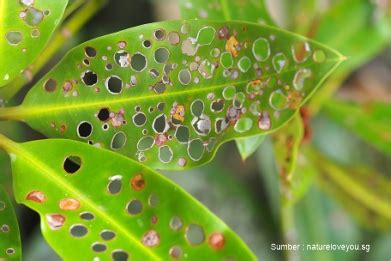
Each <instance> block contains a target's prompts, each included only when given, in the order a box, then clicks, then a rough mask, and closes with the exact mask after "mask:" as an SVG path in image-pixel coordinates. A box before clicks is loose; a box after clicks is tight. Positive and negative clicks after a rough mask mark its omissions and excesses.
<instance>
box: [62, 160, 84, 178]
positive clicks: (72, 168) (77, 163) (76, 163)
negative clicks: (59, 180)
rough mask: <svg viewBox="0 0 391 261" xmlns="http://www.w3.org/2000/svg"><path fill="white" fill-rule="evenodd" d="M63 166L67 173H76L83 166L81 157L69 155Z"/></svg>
mask: <svg viewBox="0 0 391 261" xmlns="http://www.w3.org/2000/svg"><path fill="white" fill-rule="evenodd" d="M63 167H64V170H65V171H66V172H67V173H69V174H74V173H76V172H77V171H78V170H79V169H80V167H81V158H80V157H78V156H69V157H67V158H66V159H65V161H64V166H63Z"/></svg>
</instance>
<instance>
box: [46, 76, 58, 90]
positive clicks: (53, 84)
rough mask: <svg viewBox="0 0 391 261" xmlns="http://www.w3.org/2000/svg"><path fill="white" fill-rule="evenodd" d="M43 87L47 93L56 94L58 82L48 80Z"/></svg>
mask: <svg viewBox="0 0 391 261" xmlns="http://www.w3.org/2000/svg"><path fill="white" fill-rule="evenodd" d="M43 87H44V88H45V91H47V92H54V91H55V90H56V88H57V81H56V80H54V79H52V78H50V79H47V80H46V82H45V83H44V84H43Z"/></svg>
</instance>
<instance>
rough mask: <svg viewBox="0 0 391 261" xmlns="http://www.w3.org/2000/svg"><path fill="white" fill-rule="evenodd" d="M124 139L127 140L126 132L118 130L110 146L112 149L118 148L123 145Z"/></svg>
mask: <svg viewBox="0 0 391 261" xmlns="http://www.w3.org/2000/svg"><path fill="white" fill-rule="evenodd" d="M126 141H127V136H126V134H125V133H124V132H123V131H120V132H117V133H116V134H114V136H113V139H112V140H111V145H110V146H111V148H112V149H113V150H119V149H121V148H123V147H124V146H125V144H126Z"/></svg>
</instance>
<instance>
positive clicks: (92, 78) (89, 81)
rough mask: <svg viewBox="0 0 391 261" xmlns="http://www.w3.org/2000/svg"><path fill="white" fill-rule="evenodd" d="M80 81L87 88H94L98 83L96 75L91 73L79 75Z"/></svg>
mask: <svg viewBox="0 0 391 261" xmlns="http://www.w3.org/2000/svg"><path fill="white" fill-rule="evenodd" d="M81 81H82V82H83V83H84V84H85V85H87V86H89V87H91V86H94V85H95V84H97V83H98V75H97V74H96V73H94V72H93V71H85V72H84V73H83V74H82V75H81Z"/></svg>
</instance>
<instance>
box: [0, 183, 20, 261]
mask: <svg viewBox="0 0 391 261" xmlns="http://www.w3.org/2000/svg"><path fill="white" fill-rule="evenodd" d="M0 260H10V261H11V260H22V246H21V242H20V234H19V225H18V221H17V219H16V215H15V212H14V208H13V206H12V203H11V201H10V199H9V197H8V195H7V193H6V192H5V191H4V189H3V187H2V186H1V185H0Z"/></svg>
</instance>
